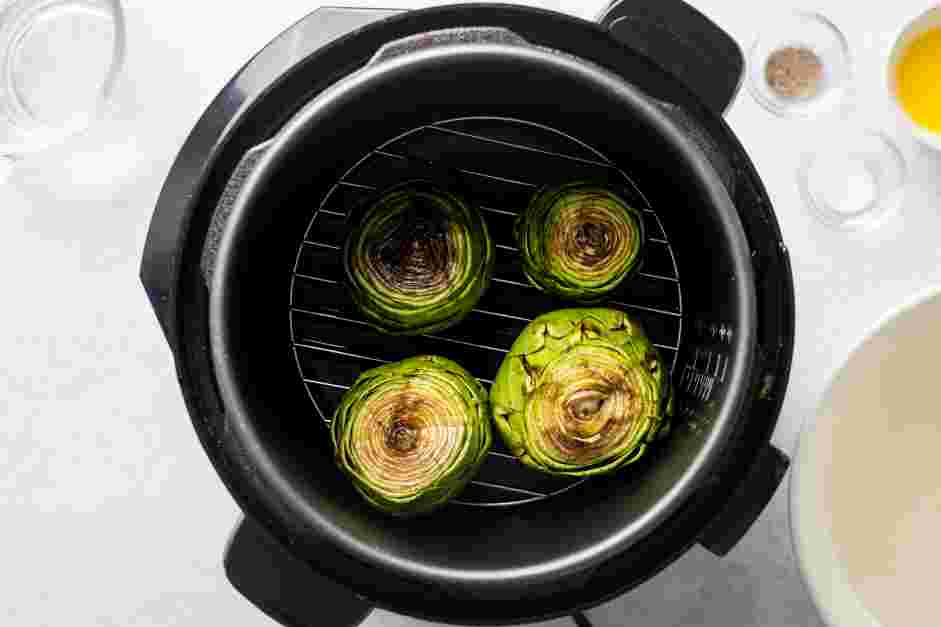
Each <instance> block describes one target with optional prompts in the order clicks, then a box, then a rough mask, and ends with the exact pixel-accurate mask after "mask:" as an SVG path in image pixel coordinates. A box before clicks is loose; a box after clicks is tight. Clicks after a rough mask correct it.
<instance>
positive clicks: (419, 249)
mask: <svg viewBox="0 0 941 627" xmlns="http://www.w3.org/2000/svg"><path fill="white" fill-rule="evenodd" d="M354 220H355V223H354V224H353V226H352V228H351V229H350V233H349V236H348V237H347V241H346V246H345V248H344V254H343V259H344V269H345V272H346V276H347V281H348V283H349V285H350V287H351V291H352V296H353V300H354V301H355V302H356V304H357V306H358V307H359V309H360V311H361V312H362V313H363V315H364V316H365V317H366V320H367V322H369V323H370V324H371V325H372V326H374V327H375V328H377V329H379V330H381V331H385V332H386V333H392V334H397V335H414V334H420V333H429V332H432V331H438V330H440V329H443V328H445V327H448V326H451V325H453V324H456V323H457V322H459V321H460V320H461V319H462V318H464V316H466V315H467V314H468V313H469V312H470V311H471V309H473V308H474V306H475V305H476V304H477V301H478V300H480V297H481V295H482V294H483V292H484V290H485V289H486V287H487V285H488V284H489V282H490V275H491V274H492V271H493V261H494V247H493V242H492V241H491V239H490V235H489V233H488V232H487V226H486V224H485V223H484V221H483V218H481V216H480V213H479V212H478V211H477V209H476V208H474V207H473V206H472V205H470V204H469V203H468V202H467V201H465V200H463V199H462V198H459V197H458V196H456V195H454V194H453V193H451V192H449V191H445V190H443V189H440V188H438V187H436V186H435V185H434V184H432V183H429V182H424V181H418V182H409V183H404V184H401V185H398V186H396V187H393V188H392V189H390V190H388V191H387V192H385V193H383V194H382V195H381V196H380V197H379V199H378V200H377V201H375V202H374V203H372V204H371V205H370V206H369V207H368V208H367V209H366V210H365V211H364V212H363V213H362V214H361V215H356V216H355V217H354Z"/></svg>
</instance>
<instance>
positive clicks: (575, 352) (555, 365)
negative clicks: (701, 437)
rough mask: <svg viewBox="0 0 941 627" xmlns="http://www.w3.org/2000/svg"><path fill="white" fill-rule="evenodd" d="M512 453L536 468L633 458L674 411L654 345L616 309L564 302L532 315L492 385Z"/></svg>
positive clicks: (599, 468) (556, 470)
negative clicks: (572, 305)
mask: <svg viewBox="0 0 941 627" xmlns="http://www.w3.org/2000/svg"><path fill="white" fill-rule="evenodd" d="M490 404H491V408H492V411H493V417H494V421H495V423H496V426H497V430H498V431H499V433H500V435H501V437H502V438H503V440H504V442H505V443H506V445H507V447H508V448H509V449H510V451H511V452H512V453H513V454H514V455H515V456H516V457H517V458H518V459H519V460H520V461H521V462H523V463H524V464H526V465H528V466H532V467H533V468H536V469H538V470H541V471H543V472H546V473H549V474H554V475H564V476H573V477H587V476H592V475H600V474H605V473H608V472H611V471H613V470H616V469H618V468H622V467H624V466H626V465H628V464H630V463H632V462H634V461H636V460H637V459H639V458H640V457H641V456H642V455H643V454H644V451H645V450H646V448H647V445H648V444H649V443H651V442H652V441H654V440H655V439H656V438H657V437H659V436H660V435H662V434H664V433H666V429H667V427H668V425H669V419H670V416H671V415H672V413H673V407H672V392H671V387H670V384H669V381H668V373H667V371H666V369H665V366H664V364H663V362H662V360H661V359H660V356H659V354H658V353H657V350H656V348H654V346H653V345H652V344H651V343H650V341H649V340H648V339H647V338H646V336H645V335H644V334H643V332H642V330H641V329H640V327H639V326H638V325H637V324H636V323H635V322H633V321H632V320H631V319H630V318H628V316H627V315H626V314H625V313H623V312H621V311H617V310H613V309H563V310H560V311H554V312H552V313H548V314H545V315H543V316H540V317H538V318H536V319H535V320H533V321H532V322H531V323H530V324H529V325H528V326H527V327H526V328H525V329H524V330H523V332H522V333H521V334H520V336H519V337H518V338H517V339H516V341H515V342H514V343H513V347H512V348H511V349H510V352H509V354H508V355H507V356H506V358H505V359H504V360H503V363H502V364H501V366H500V370H499V371H498V372H497V378H496V380H495V381H494V384H493V387H492V388H491V390H490Z"/></svg>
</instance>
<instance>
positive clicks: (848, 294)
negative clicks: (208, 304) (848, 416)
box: [0, 0, 941, 627]
mask: <svg viewBox="0 0 941 627" xmlns="http://www.w3.org/2000/svg"><path fill="white" fill-rule="evenodd" d="M388 2H389V4H395V5H398V6H402V7H412V6H423V5H426V4H431V3H430V2H408V1H405V0H403V1H394V0H388ZM528 3H529V4H537V5H542V6H550V7H553V8H561V9H569V10H570V11H571V12H573V13H575V14H577V15H580V16H583V17H592V16H594V15H596V14H597V13H598V12H599V11H600V9H601V8H602V5H603V4H604V2H602V1H599V0H591V1H579V0H554V1H552V2H538V1H536V0H532V1H531V2H528ZM358 4H360V5H370V4H371V5H372V6H381V5H382V4H385V3H384V2H367V1H364V2H360V3H358ZM694 4H695V5H696V6H697V7H699V8H700V9H702V10H703V11H704V12H705V13H707V14H708V15H710V16H711V17H712V18H713V19H715V21H716V22H718V23H719V24H720V25H721V26H723V27H724V28H726V29H727V30H728V31H729V32H730V33H732V34H733V36H735V37H736V38H737V39H738V40H739V41H740V42H742V43H743V44H744V45H745V46H747V45H748V43H749V42H750V41H751V40H752V39H753V37H754V35H755V33H756V29H757V28H759V27H764V26H767V25H769V24H773V19H772V17H771V16H770V14H769V12H770V10H771V9H772V8H773V7H772V5H770V4H769V3H741V2H739V0H695V1H694ZM128 5H129V6H128V31H129V50H128V73H127V75H126V76H125V78H124V79H123V80H122V82H121V85H120V87H119V89H120V91H119V93H118V96H117V99H118V111H117V112H116V114H115V116H114V117H113V118H112V119H111V120H109V121H107V122H105V123H102V124H99V126H98V127H97V128H95V129H93V130H92V131H91V132H90V133H89V134H88V135H87V136H86V137H84V138H82V139H81V140H80V141H78V142H75V143H73V144H72V145H71V146H69V147H68V148H67V149H63V150H59V151H56V152H53V153H51V154H49V155H47V156H46V157H44V158H41V159H40V158H36V159H33V160H31V161H29V162H26V163H23V164H22V165H21V167H19V169H18V170H17V171H16V172H15V173H14V175H13V178H12V180H11V181H10V183H9V184H7V185H5V186H0V268H3V288H4V289H3V297H2V303H3V308H2V310H0V311H2V314H0V316H2V321H3V324H4V329H5V333H4V334H3V336H2V337H0V369H2V372H3V380H2V383H0V412H2V414H3V417H4V421H3V428H2V429H0V520H2V522H3V532H4V533H3V535H2V536H0V555H2V556H3V557H2V566H0V590H2V591H3V593H2V595H0V623H2V624H3V625H4V626H11V627H20V626H22V627H34V626H38V625H56V626H59V625H65V624H68V625H72V626H76V627H85V626H89V627H90V626H99V625H114V626H120V627H143V626H150V625H153V626H161V627H166V626H191V625H192V626H202V625H207V624H223V625H232V626H245V627H255V626H257V627H263V626H265V625H269V626H270V625H272V623H271V621H269V620H268V619H266V618H265V617H263V616H262V615H261V614H260V613H258V612H257V611H256V610H255V609H254V608H252V607H251V606H249V605H248V603H247V602H245V601H244V600H243V599H241V598H240V597H239V596H238V595H237V593H235V592H234V591H233V590H232V589H231V588H230V587H229V586H228V584H227V583H226V582H225V580H224V577H223V575H222V570H221V563H220V561H221V554H222V549H223V547H224V544H225V541H226V539H227V536H228V533H229V531H230V530H231V527H232V525H233V524H234V523H235V520H236V517H237V509H236V507H235V506H234V504H233V503H232V501H231V499H230V497H229V496H228V494H227V493H226V492H225V490H224V488H223V487H222V485H221V483H220V482H219V481H218V480H217V478H216V476H215V474H214V473H213V471H212V469H211V467H210V465H209V463H208V461H207V460H206V458H205V456H204V455H203V453H202V451H201V449H200V447H199V445H198V443H197V441H196V438H195V437H194V435H193V432H192V429H191V427H190V425H189V421H188V418H187V416H186V411H185V409H184V407H183V404H182V401H181V398H180V393H179V391H178V389H177V385H176V380H175V376H174V372H173V369H172V363H171V357H170V353H169V351H168V349H167V348H166V346H165V344H164V342H163V338H162V337H161V335H160V332H159V330H158V328H157V325H156V322H155V320H154V318H153V315H152V314H151V311H150V309H149V306H148V304H147V301H146V298H145V297H144V293H143V291H142V289H141V288H140V286H139V284H138V282H137V266H138V260H139V255H140V250H141V248H142V245H143V241H144V236H145V233H146V227H147V223H148V221H149V218H150V212H151V211H152V208H153V205H154V202H155V199H156V197H157V193H158V191H159V189H160V185H161V183H162V181H163V178H164V177H165V175H166V173H167V171H168V169H169V166H170V163H171V161H172V159H173V157H174V155H175V153H176V151H177V149H178V148H179V146H180V145H181V143H182V141H183V139H184V138H185V136H186V134H187V132H188V131H189V129H190V127H191V125H192V124H193V122H194V121H195V120H196V118H197V116H198V115H199V113H200V112H201V111H202V110H203V109H204V108H205V106H206V105H207V104H208V102H209V101H210V99H211V98H212V97H213V96H214V95H215V94H216V93H217V92H218V90H219V89H220V88H221V86H222V85H223V84H224V83H225V81H226V80H227V79H228V78H229V77H230V76H231V75H232V74H233V73H234V72H235V71H236V70H237V69H238V68H239V67H240V66H241V65H242V63H243V62H244V61H245V60H246V59H247V58H248V57H249V56H250V55H251V54H252V53H253V52H254V51H256V50H257V49H259V48H260V47H261V46H262V45H263V44H264V43H266V42H267V41H268V40H269V39H271V37H272V36H273V35H275V34H276V33H278V32H279V31H281V30H282V29H283V28H285V27H286V26H288V25H289V24H291V23H292V22H293V21H295V20H296V19H298V18H300V17H301V16H302V15H304V14H305V13H307V12H308V11H309V10H311V9H312V8H313V7H312V6H311V3H310V2H309V0H307V1H304V0H279V1H278V2H265V3H249V4H243V5H239V6H238V7H236V5H235V4H232V3H223V2H219V1H218V0H216V1H213V2H209V1H206V2H193V1H192V0H187V1H183V0H163V1H162V2H154V1H149V2H145V1H144V0H132V1H131V2H129V3H128ZM922 5H923V3H922V2H921V1H919V0H895V1H893V2H891V3H881V4H876V5H872V4H869V5H866V7H865V10H862V7H861V5H860V4H859V3H858V2H852V1H850V0H817V2H816V3H815V4H814V5H812V6H813V7H815V8H817V9H819V10H821V11H823V12H825V13H826V14H827V15H828V16H829V17H831V18H832V19H833V20H834V21H835V22H836V23H837V24H838V25H839V26H840V27H841V28H842V29H843V30H844V32H845V33H846V35H847V37H848V38H849V40H850V43H851V45H852V47H853V50H854V53H855V54H856V61H857V63H856V67H857V70H858V77H857V78H858V80H857V85H858V86H859V90H860V95H859V96H858V98H857V102H859V103H861V104H860V106H859V107H858V110H857V111H855V112H853V113H850V114H847V117H848V118H850V119H852V120H856V121H858V122H864V123H868V124H873V125H875V126H879V127H883V128H888V127H889V126H890V125H891V124H892V123H893V121H892V119H891V117H890V116H889V115H888V108H887V104H886V100H885V98H884V97H883V95H882V93H881V53H882V51H883V50H884V49H885V48H886V47H887V46H888V44H889V42H890V41H891V36H892V34H893V32H894V31H895V29H896V28H897V27H898V26H900V25H901V23H902V22H903V21H904V19H905V18H906V17H908V16H909V15H913V14H915V13H917V12H918V10H919V9H920V8H921V7H922ZM776 6H779V7H783V6H787V3H782V4H780V5H776ZM729 121H730V123H731V125H732V126H733V127H734V129H735V130H736V132H737V133H738V134H739V136H740V138H741V139H742V141H743V143H744V144H745V146H746V148H747V149H748V150H749V152H750V154H751V155H752V157H753V158H754V160H755V162H756V164H757V166H758V169H759V171H760V173H761V175H762V177H763V179H764V181H765V183H766V185H767V186H768V188H769V191H770V193H771V196H772V199H773V201H774V203H775V207H776V210H777V213H778V216H779V219H780V221H781V224H782V228H783V230H784V236H785V240H786V242H787V244H788V246H789V248H790V250H791V254H792V260H793V264H794V273H795V278H796V281H797V296H798V343H797V352H796V358H795V362H794V373H793V376H792V379H791V386H790V390H789V394H788V398H787V401H786V403H785V407H784V411H783V412H782V415H781V423H780V426H779V428H778V430H777V432H776V434H775V437H774V441H775V442H776V443H777V444H778V445H779V446H781V447H782V448H783V449H784V450H788V451H790V450H792V449H793V446H794V444H795V441H796V436H797V432H798V429H799V427H800V424H801V422H802V421H803V420H804V419H805V417H806V416H808V415H809V414H810V412H812V410H813V407H814V406H815V404H816V401H817V398H818V397H819V395H820V393H821V391H822V386H823V382H824V381H825V379H826V375H827V374H828V373H829V372H830V371H831V370H832V369H833V368H834V367H836V366H837V365H838V364H839V362H840V361H842V359H843V358H844V356H845V354H846V351H847V350H848V349H849V347H850V346H851V345H852V343H853V342H854V340H855V339H856V338H857V337H858V336H859V335H860V334H861V333H862V332H863V331H864V330H865V329H866V328H867V327H869V326H870V325H871V324H872V323H873V322H874V321H875V320H877V319H878V318H879V317H880V315H881V314H882V313H883V312H885V311H887V310H889V309H890V308H891V307H893V306H894V305H895V304H897V303H898V302H900V301H902V300H905V299H906V298H907V297H908V296H909V295H911V294H912V293H914V292H916V291H919V290H921V289H923V288H924V287H925V286H927V285H930V284H937V283H941V247H939V246H938V245H937V237H938V236H937V234H938V233H939V232H941V212H939V211H938V209H939V198H941V196H939V194H941V159H938V158H937V157H935V156H933V155H927V154H924V153H921V154H919V155H917V156H918V157H919V158H918V159H917V160H915V161H914V166H913V169H914V178H913V184H912V187H911V189H910V193H909V198H908V200H907V202H906V204H905V207H904V210H903V213H902V215H901V216H900V218H899V219H897V220H896V221H895V222H893V223H892V224H891V225H890V226H888V227H886V228H885V229H883V230H882V231H880V232H878V233H876V234H873V235H871V236H868V237H848V236H846V235H842V234H835V233H831V232H828V231H827V230H825V229H824V228H823V227H821V226H818V225H817V224H816V223H814V222H813V221H812V220H811V218H809V217H808V215H807V214H806V213H805V212H804V210H803V208H802V205H801V202H800V199H799V197H798V193H797V186H796V183H795V179H794V172H795V169H796V167H797V164H798V162H799V158H800V147H801V145H802V144H804V145H812V144H813V143H814V142H821V141H827V129H828V128H829V127H830V125H832V124H835V123H836V117H835V116H831V117H830V118H829V119H827V120H825V121H823V122H821V123H801V122H793V121H784V120H780V119H777V118H774V117H772V116H771V115H770V114H768V113H767V112H766V111H764V110H763V109H762V108H761V107H759V106H758V105H757V104H756V103H754V102H753V101H752V100H751V99H750V97H749V95H748V94H747V92H745V91H743V92H742V94H741V95H740V96H739V99H738V101H737V102H736V103H735V105H734V106H733V107H732V109H731V111H730V113H729ZM904 148H905V150H906V152H907V153H908V154H909V156H912V155H916V152H917V151H915V150H913V149H912V146H911V145H910V144H908V143H907V142H906V143H905V145H904ZM786 510H787V508H786V502H785V498H784V489H783V488H782V490H780V491H779V493H778V494H777V496H776V497H775V499H774V501H773V503H772V505H771V506H770V508H769V509H768V510H767V511H766V512H765V513H764V515H763V516H762V517H761V519H760V520H759V521H758V523H757V524H756V525H755V527H754V528H753V529H752V530H751V531H750V533H749V534H748V536H747V537H746V538H745V539H744V540H743V541H742V543H741V544H740V545H739V546H738V547H736V548H735V550H734V551H733V552H732V553H731V554H730V555H729V556H728V557H726V558H725V559H723V560H718V559H716V558H714V557H713V556H711V555H710V554H708V553H706V552H705V551H703V550H698V549H697V550H693V551H692V552H691V553H689V554H688V555H687V556H685V557H684V558H683V559H682V560H680V561H679V562H677V563H676V564H675V565H674V566H672V567H671V568H669V569H668V570H667V571H665V572H664V573H662V574H661V575H660V576H659V577H657V578H655V579H654V580H652V581H651V582H649V583H647V584H645V585H643V586H641V587H640V588H639V589H637V590H635V591H634V592H633V593H631V594H630V595H628V596H625V597H622V598H621V599H618V600H617V601H615V602H613V603H610V604H608V605H606V606H603V607H602V608H598V609H596V610H594V611H592V612H590V616H591V617H592V618H593V619H594V620H595V622H596V623H597V624H598V625H599V626H602V625H611V626H614V625H618V626H620V625H627V624H639V625H645V626H649V627H655V626H657V625H710V626H716V627H738V626H762V627H763V626H767V625H787V626H790V625H802V626H815V625H819V620H818V619H817V618H816V615H815V613H814V612H813V610H812V608H811V605H810V602H809V599H808V597H807V595H806V593H805V591H804V590H803V588H802V586H801V583H800V581H799V578H798V576H797V573H796V570H795V565H794V562H793V559H792V555H791V549H790V541H789V530H788V527H787V511H786ZM566 624H568V623H567V622H566V621H556V622H553V623H551V625H552V627H561V626H562V625H566ZM366 625H367V627H415V626H417V625H419V623H417V622H416V621H412V620H410V619H405V618H402V617H398V616H394V615H391V614H388V613H385V612H376V613H375V614H374V615H373V616H371V617H370V618H369V619H368V621H367V623H366Z"/></svg>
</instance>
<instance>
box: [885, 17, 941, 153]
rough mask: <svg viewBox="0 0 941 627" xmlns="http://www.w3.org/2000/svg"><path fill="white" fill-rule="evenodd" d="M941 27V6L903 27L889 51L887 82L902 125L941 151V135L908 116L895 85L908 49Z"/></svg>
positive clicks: (922, 140) (924, 142) (920, 139)
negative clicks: (923, 34)
mask: <svg viewBox="0 0 941 627" xmlns="http://www.w3.org/2000/svg"><path fill="white" fill-rule="evenodd" d="M939 27H941V5H936V6H933V7H931V8H930V9H928V10H927V11H925V12H924V13H922V14H921V15H919V16H918V17H916V18H914V19H913V20H911V21H909V22H908V23H907V24H906V25H905V26H903V27H902V29H901V30H900V31H899V33H898V35H897V36H896V37H895V40H894V43H893V44H892V47H891V48H890V49H889V53H888V60H887V62H886V74H885V80H886V89H887V90H888V93H889V98H890V99H891V101H892V104H893V106H894V108H895V111H896V114H897V115H898V117H899V119H900V120H901V121H902V124H903V125H904V126H905V127H906V128H908V130H909V131H910V132H911V133H912V135H914V136H915V137H916V138H917V139H918V140H919V141H921V142H922V143H923V144H925V145H926V146H929V147H930V148H934V149H935V150H939V151H941V134H939V133H935V132H934V131H930V130H928V129H926V128H925V127H923V126H921V125H919V124H918V123H917V122H915V121H914V120H913V119H912V118H911V116H910V115H908V113H907V112H906V111H905V109H904V108H902V104H901V102H899V98H898V90H897V89H896V83H895V72H896V68H897V67H898V64H899V62H900V61H901V59H902V56H903V55H904V53H905V51H906V50H907V49H908V47H909V46H910V45H911V44H912V42H913V41H914V40H915V39H916V38H917V37H918V36H919V35H921V34H922V33H924V32H926V31H929V30H931V29H933V28H939Z"/></svg>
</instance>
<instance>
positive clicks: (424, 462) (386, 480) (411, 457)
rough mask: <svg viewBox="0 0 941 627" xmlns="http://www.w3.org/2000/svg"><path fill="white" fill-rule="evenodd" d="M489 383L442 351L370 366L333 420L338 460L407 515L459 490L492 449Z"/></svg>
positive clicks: (386, 505) (380, 504)
mask: <svg viewBox="0 0 941 627" xmlns="http://www.w3.org/2000/svg"><path fill="white" fill-rule="evenodd" d="M488 414H489V407H488V402H487V395H486V391H485V390H484V388H483V386H481V384H480V383H479V382H478V381H477V380H476V379H474V378H473V377H472V376H471V375H470V373H468V372H467V371H466V370H464V368H462V367H461V366H459V365H458V364H456V363H455V362H453V361H451V360H449V359H445V358H443V357H435V356H422V357H412V358H409V359H406V360H404V361H401V362H398V363H395V364H389V365H386V366H381V367H379V368H374V369H372V370H369V371H367V372H364V373H363V374H362V375H361V376H360V377H359V378H358V379H357V380H356V382H355V383H354V385H353V387H351V388H350V389H349V390H348V391H347V393H346V394H345V395H344V397H343V400H342V402H341V404H340V407H339V408H338V409H337V411H336V413H335V414H334V417H333V423H332V425H331V430H332V435H333V443H334V449H335V451H336V460H337V465H338V466H339V467H340V469H341V470H342V471H343V472H344V473H346V474H347V475H348V476H349V477H350V478H351V479H352V481H353V484H354V486H355V487H356V489H357V490H358V491H359V492H360V494H362V495H363V496H364V497H365V498H366V500H367V501H368V502H369V503H370V504H372V505H373V506H374V507H376V508H377V509H380V510H382V511H384V512H386V513H389V514H393V515H398V516H408V515H414V514H420V513H424V512H428V511H431V510H433V509H435V508H437V507H439V506H441V505H443V504H444V503H445V502H447V501H448V500H449V499H450V498H452V497H454V496H455V495H457V493H459V492H460V491H461V490H462V489H463V488H464V486H465V485H466V484H467V482H468V481H469V480H470V479H471V477H472V476H473V475H474V473H475V472H476V471H477V469H478V468H479V466H480V464H481V463H482V462H483V460H484V457H485V456H486V454H487V452H488V451H489V450H490V445H491V443H492V436H491V430H490V423H489V419H488Z"/></svg>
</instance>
